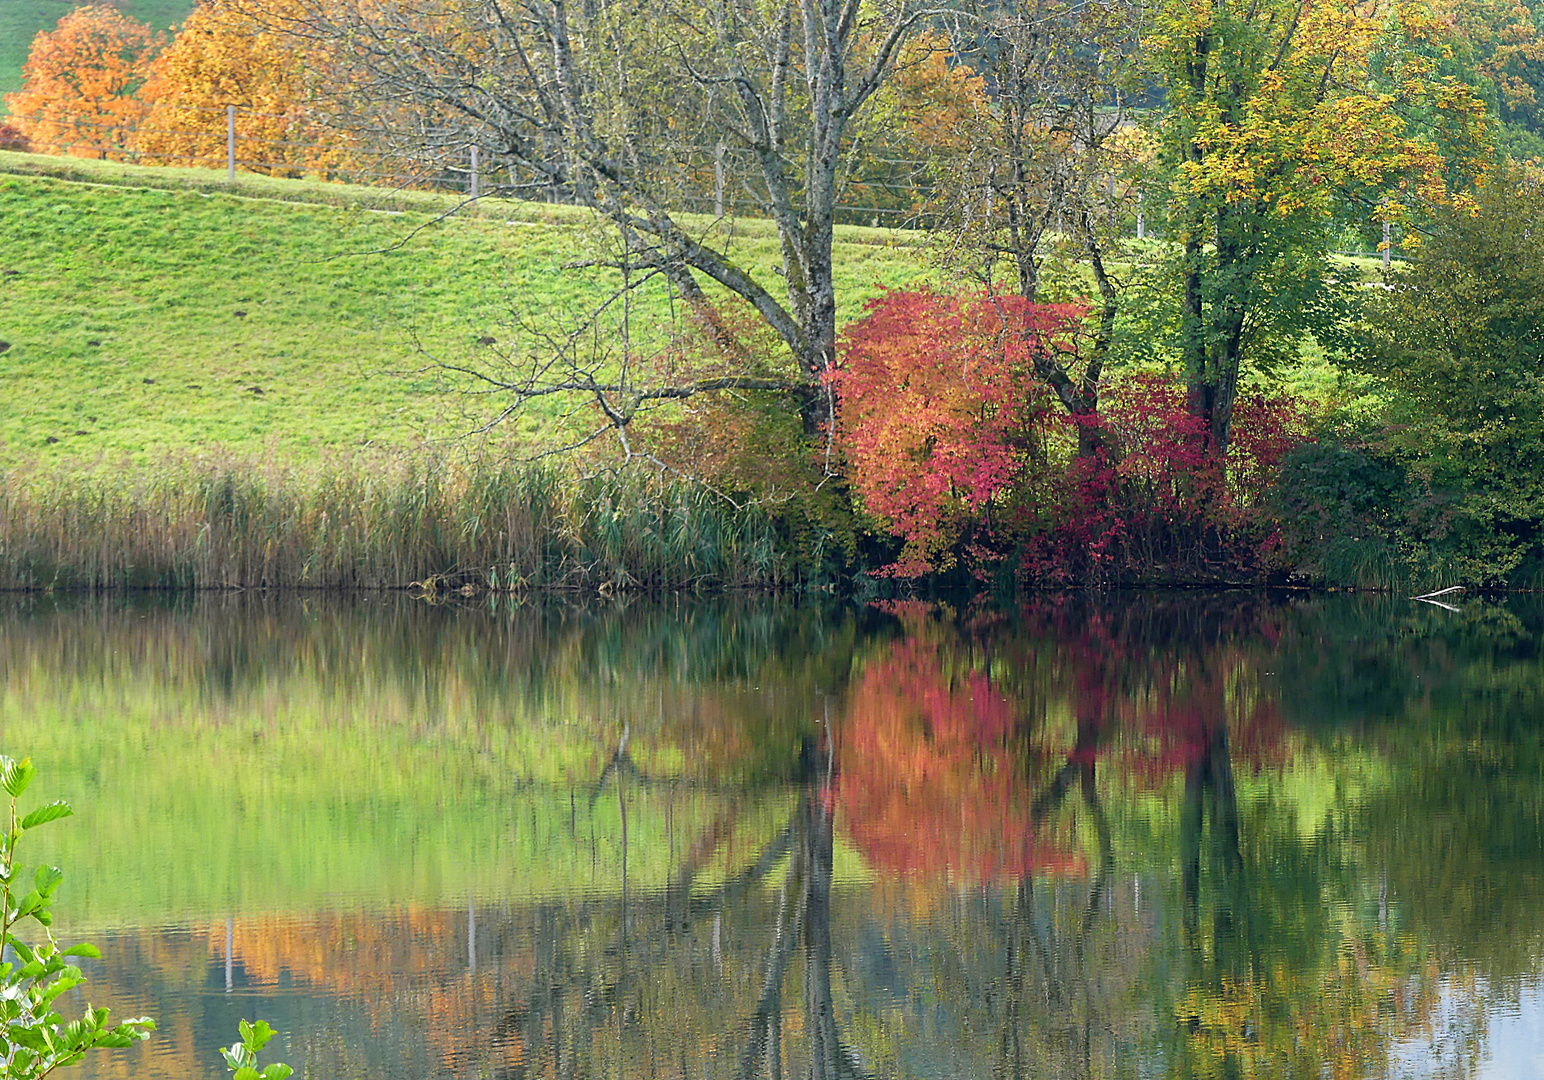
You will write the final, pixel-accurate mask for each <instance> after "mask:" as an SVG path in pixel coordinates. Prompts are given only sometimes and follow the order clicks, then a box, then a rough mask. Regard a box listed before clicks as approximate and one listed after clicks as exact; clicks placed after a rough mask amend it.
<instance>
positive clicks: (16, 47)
mask: <svg viewBox="0 0 1544 1080" xmlns="http://www.w3.org/2000/svg"><path fill="white" fill-rule="evenodd" d="M76 6H78V5H76V4H74V3H71V2H70V0H4V2H3V3H0V116H3V115H5V113H6V111H7V110H6V107H5V100H4V98H5V95H6V94H12V93H15V92H16V91H17V90H20V89H21V66H22V64H24V63H25V62H26V60H27V50H28V49H30V48H31V47H32V39H33V38H34V37H36V36H37V32H38V31H39V30H52V29H53V28H54V27H55V26H56V25H58V22H59V19H60V18H61V17H62V16H63V15H65V14H66V13H67V12H69V11H70V10H71V9H72V8H74V7H76ZM116 6H117V8H118V9H119V10H120V11H122V12H124V13H125V14H127V15H132V16H134V18H136V19H139V20H140V21H141V22H147V23H149V24H150V25H151V26H153V27H155V28H156V29H157V30H168V29H170V28H171V27H172V26H173V24H175V23H178V22H181V21H182V20H183V19H184V18H186V17H187V14H188V12H189V11H192V10H193V4H192V0H117V2H116Z"/></svg>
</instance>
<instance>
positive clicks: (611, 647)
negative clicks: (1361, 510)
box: [0, 594, 1544, 1080]
mask: <svg viewBox="0 0 1544 1080" xmlns="http://www.w3.org/2000/svg"><path fill="white" fill-rule="evenodd" d="M1541 642H1544V604H1541V603H1539V602H1537V601H1536V600H1532V601H1529V600H1512V601H1508V602H1486V601H1479V600H1471V601H1467V602H1465V603H1464V604H1463V605H1462V610H1461V611H1458V612H1449V611H1443V610H1440V609H1437V608H1433V607H1430V606H1429V605H1420V604H1412V603H1409V602H1406V601H1403V600H1393V599H1386V598H1385V599H1373V600H1369V599H1363V598H1350V597H1329V598H1322V597H1321V598H1313V599H1303V598H1270V597H1265V596H1256V595H1249V594H1234V595H1221V596H1198V595H1186V596H1172V595H1170V596H1156V595H1155V596H1137V597H1123V598H1109V599H1104V600H1100V601H1097V602H1093V601H1089V600H1076V599H1074V600H1062V601H1051V600H1046V601H1041V602H1034V603H1031V604H1029V605H1027V606H1025V607H1022V608H1017V609H1013V610H986V609H983V610H956V609H952V608H950V607H948V606H944V605H926V604H920V603H916V604H897V605H888V606H885V607H883V608H877V607H854V606H826V607H816V606H809V605H801V604H796V603H789V602H781V601H764V602H763V601H756V602H750V601H739V602H730V601H726V602H717V603H715V602H696V603H669V604H657V603H619V604H615V605H611V606H603V607H591V608H576V607H562V606H556V605H538V604H525V605H517V606H514V607H510V606H498V605H495V606H491V607H490V606H474V607H467V608H459V609H457V608H443V607H441V608H436V607H429V606H426V605H422V604H417V603H414V602H412V601H409V600H406V599H403V598H393V597H388V598H379V597H376V598H371V599H363V598H358V599H352V600H342V601H339V600H329V601H318V600H306V599H285V600H277V601H265V600H257V599H251V598H229V597H216V598H204V599H197V600H181V601H178V602H176V603H166V602H155V601H144V600H142V601H131V602H114V603H97V602H86V601H83V600H73V601H71V600H43V599H26V598H16V597H12V598H0V672H3V685H0V748H3V749H4V751H5V752H6V753H9V754H12V755H15V756H21V755H23V754H30V755H31V756H32V757H33V759H34V761H35V762H37V764H38V765H39V766H40V776H39V779H38V781H36V782H35V784H34V793H35V794H37V795H40V796H42V797H45V798H52V797H55V796H61V795H62V796H64V797H66V798H68V799H70V800H71V802H72V803H73V804H74V805H75V807H76V810H77V816H76V817H75V818H72V819H70V820H68V821H65V822H62V823H59V824H57V825H50V826H48V828H47V829H46V830H40V831H39V832H38V833H37V834H35V836H31V837H29V839H28V841H27V843H32V844H34V845H35V846H34V847H33V849H32V850H31V852H30V856H31V858H32V860H42V859H47V860H50V861H56V862H57V863H58V865H60V866H62V867H63V868H64V869H65V873H66V876H65V882H64V886H63V889H62V893H61V897H62V898H61V903H60V907H59V914H58V917H57V922H56V927H57V929H58V931H59V932H60V934H61V936H62V937H63V938H66V939H68V940H77V939H79V938H82V937H85V938H89V939H91V940H94V941H95V942H96V943H97V944H99V945H100V946H101V947H102V950H103V959H102V960H101V961H100V962H96V963H93V964H91V965H90V967H89V969H88V974H89V976H90V979H91V981H90V983H89V984H88V989H89V990H90V994H89V995H88V996H89V997H90V999H91V1000H92V1001H93V1002H94V1003H95V1004H98V1005H104V1004H105V1005H110V1006H112V1007H113V1009H114V1010H115V1012H117V1013H118V1014H120V1015H136V1014H149V1015H151V1016H154V1017H155V1018H156V1019H157V1020H158V1022H159V1026H160V1029H159V1031H158V1032H157V1034H156V1035H155V1036H154V1037H153V1038H152V1040H151V1041H150V1042H149V1043H148V1044H147V1045H145V1046H143V1047H139V1048H136V1049H134V1050H130V1051H115V1052H112V1053H109V1054H104V1055H102V1057H101V1058H100V1059H99V1061H98V1062H97V1063H96V1064H94V1065H90V1066H87V1067H86V1068H84V1069H82V1070H80V1071H79V1072H77V1073H76V1075H79V1076H82V1078H83V1080H86V1078H94V1077H101V1078H106V1077H120V1076H121V1077H129V1076H133V1077H136V1078H161V1077H165V1078H174V1077H175V1078H179V1080H181V1078H213V1077H217V1076H220V1075H221V1074H222V1068H221V1065H220V1061H219V1058H218V1055H217V1053H216V1047H217V1046H218V1045H220V1044H221V1043H222V1042H229V1041H230V1040H231V1038H233V1037H234V1032H235V1027H236V1021H237V1020H238V1019H239V1018H241V1017H249V1018H250V1017H262V1018H265V1019H267V1020H269V1021H270V1022H272V1023H273V1024H274V1026H276V1027H278V1028H279V1029H280V1030H281V1031H282V1032H283V1035H282V1037H281V1038H279V1039H277V1040H275V1043H274V1048H275V1049H276V1050H277V1056H279V1057H282V1058H283V1059H284V1060H287V1061H289V1062H290V1063H291V1064H293V1065H295V1066H296V1067H297V1070H298V1072H299V1073H300V1074H301V1075H302V1076H305V1077H315V1078H318V1080H323V1078H325V1080H334V1078H335V1080H345V1078H355V1077H359V1078H365V1077H368V1078H372V1080H407V1078H415V1080H416V1078H452V1077H454V1078H463V1077H465V1078H473V1077H490V1078H492V1077H534V1076H563V1077H608V1078H618V1080H620V1078H624V1077H625V1078H633V1077H680V1078H692V1080H696V1078H699V1077H703V1078H708V1077H711V1078H718V1077H752V1076H754V1077H814V1078H835V1077H874V1078H891V1077H896V1078H899V1077H928V1078H944V1077H983V1078H984V1077H1063V1076H1065V1077H1088V1078H1103V1077H1143V1078H1146V1077H1212V1076H1215V1077H1224V1076H1249V1077H1260V1078H1274V1077H1283V1078H1286V1077H1294V1078H1295V1077H1331V1076H1332V1077H1337V1078H1340V1077H1346V1078H1350V1077H1364V1076H1365V1077H1383V1076H1399V1077H1428V1076H1430V1077H1437V1076H1441V1077H1471V1076H1481V1077H1487V1078H1524V1077H1544V644H1541ZM24 852H25V849H24Z"/></svg>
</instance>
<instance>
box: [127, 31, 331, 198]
mask: <svg viewBox="0 0 1544 1080" xmlns="http://www.w3.org/2000/svg"><path fill="white" fill-rule="evenodd" d="M287 6H288V5H287V3H286V2H284V0H265V5H264V10H265V15H264V21H263V22H259V21H258V20H257V19H256V18H254V16H253V15H252V13H251V10H250V5H243V4H241V3H239V2H229V0H209V2H206V3H203V4H200V5H199V6H198V7H197V8H195V9H194V10H193V13H192V14H191V15H189V16H188V19H187V21H186V22H185V23H184V24H183V25H182V27H181V29H180V30H179V31H178V34H177V36H176V39H175V40H174V41H173V42H172V44H171V46H170V47H169V48H168V49H167V50H166V51H165V52H164V53H162V54H161V55H160V56H159V57H158V58H157V59H156V61H155V63H154V65H153V66H152V68H151V72H150V77H149V79H148V81H147V82H146V83H145V87H144V90H143V93H142V96H143V97H144V99H145V100H146V101H147V102H148V103H149V105H150V112H149V118H148V120H147V122H146V124H145V130H144V132H143V133H141V134H140V135H139V136H138V138H137V141H136V146H137V148H138V149H139V150H141V151H142V152H143V153H144V155H145V161H146V162H147V163H151V164H154V163H165V164H182V165H186V164H199V165H203V166H206V167H209V166H215V165H220V164H223V163H224V161H225V154H226V130H225V125H226V119H225V114H226V108H227V107H228V106H235V107H236V109H237V113H236V142H237V155H238V157H239V158H240V159H241V165H242V168H243V169H246V170H249V171H252V172H260V173H268V174H272V175H299V174H301V173H304V172H317V171H325V170H326V169H328V168H329V167H335V166H337V165H340V164H343V163H345V162H348V161H349V160H350V149H349V143H350V142H351V141H352V140H345V139H342V138H341V137H340V136H339V135H337V134H335V133H331V132H329V131H328V130H327V128H326V127H324V126H323V125H322V124H321V123H319V122H318V121H317V119H316V117H315V109H314V107H313V106H311V105H310V103H311V102H313V100H314V99H315V97H316V95H317V90H318V87H317V85H316V84H317V82H318V81H319V80H320V79H322V78H324V77H325V76H326V74H327V72H328V70H329V68H330V64H329V61H328V57H327V55H326V53H327V50H326V49H325V48H323V47H322V46H320V45H318V44H316V43H313V42H297V41H294V40H289V39H286V38H284V37H283V36H282V35H281V34H280V33H278V32H276V31H275V30H273V29H272V28H271V26H270V25H269V24H270V23H272V22H277V21H279V20H282V19H283V18H284V17H285V15H286V8H287Z"/></svg>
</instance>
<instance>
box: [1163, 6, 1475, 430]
mask: <svg viewBox="0 0 1544 1080" xmlns="http://www.w3.org/2000/svg"><path fill="white" fill-rule="evenodd" d="M1447 29H1448V28H1447V26H1446V24H1444V23H1442V22H1441V21H1440V20H1437V19H1435V18H1433V17H1432V16H1430V15H1429V14H1428V13H1426V12H1424V11H1423V10H1422V9H1421V8H1420V7H1419V6H1418V5H1416V4H1411V3H1402V4H1399V5H1396V7H1395V8H1393V9H1390V10H1389V11H1388V12H1383V11H1382V10H1381V9H1380V11H1378V12H1371V11H1368V10H1364V9H1362V8H1360V7H1358V6H1356V5H1355V4H1352V3H1349V2H1346V0H1334V2H1331V3H1309V2H1308V0H1250V2H1249V3H1240V2H1237V0H1208V2H1194V0H1167V2H1165V3H1164V4H1162V5H1161V6H1160V7H1159V8H1158V9H1157V12H1156V21H1155V26H1154V30H1155V33H1153V34H1152V35H1151V36H1150V37H1148V38H1147V39H1146V40H1147V46H1148V49H1147V54H1146V55H1147V56H1148V57H1149V58H1150V63H1151V70H1152V73H1153V77H1154V80H1155V81H1156V82H1157V83H1158V84H1159V85H1160V86H1161V87H1162V88H1163V91H1164V94H1165V104H1164V107H1163V109H1162V110H1160V112H1159V115H1158V123H1159V131H1160V134H1161V136H1162V144H1163V150H1162V163H1163V165H1164V183H1165V188H1166V190H1165V192H1164V198H1165V202H1166V216H1167V222H1166V227H1167V229H1168V231H1169V234H1170V236H1171V238H1172V239H1173V241H1174V242H1175V252H1176V265H1175V267H1174V270H1175V279H1176V280H1175V291H1176V292H1177V293H1178V294H1179V296H1180V307H1181V326H1180V334H1179V341H1178V343H1177V344H1178V352H1179V356H1180V359H1181V360H1182V361H1183V366H1184V370H1185V373H1186V378H1187V382H1188V394H1189V408H1190V411H1191V413H1192V415H1194V416H1196V417H1197V418H1198V419H1199V420H1202V421H1204V424H1203V425H1202V431H1203V432H1204V435H1203V437H1204V438H1205V439H1206V441H1207V444H1208V447H1209V449H1210V451H1211V452H1212V453H1213V454H1215V455H1216V456H1217V457H1218V459H1219V460H1220V459H1221V458H1222V457H1223V456H1224V455H1226V453H1227V448H1228V444H1229V440H1230V436H1231V426H1232V420H1233V409H1234V404H1235V402H1236V400H1237V397H1238V389H1239V379H1240V375H1241V373H1242V371H1243V369H1244V364H1245V362H1246V361H1248V362H1250V363H1252V364H1253V365H1255V366H1257V367H1269V366H1270V364H1271V362H1272V361H1273V360H1274V359H1277V358H1282V357H1290V356H1291V355H1292V353H1293V351H1294V350H1295V348H1296V345H1297V343H1298V341H1299V340H1300V339H1301V338H1302V337H1303V336H1304V335H1305V334H1311V335H1314V336H1316V337H1319V338H1320V339H1324V338H1325V337H1326V335H1328V334H1331V333H1332V332H1333V330H1334V328H1335V327H1336V325H1337V324H1339V323H1340V322H1342V321H1343V319H1344V317H1345V316H1344V306H1343V304H1342V303H1341V301H1342V300H1343V299H1344V288H1343V287H1341V283H1340V282H1338V281H1337V280H1336V275H1335V273H1334V272H1333V268H1332V267H1331V265H1330V263H1329V261H1328V257H1327V255H1328V249H1329V246H1330V244H1329V239H1330V233H1329V230H1330V227H1331V224H1332V222H1333V220H1334V216H1335V212H1336V209H1337V206H1338V201H1339V199H1340V197H1341V196H1342V195H1343V194H1345V193H1351V194H1354V195H1355V196H1356V197H1359V198H1362V199H1364V200H1365V199H1367V198H1369V197H1370V196H1379V197H1380V199H1381V203H1382V206H1383V208H1384V209H1383V211H1382V212H1383V213H1385V214H1387V215H1389V216H1397V215H1399V214H1400V213H1403V212H1408V211H1410V210H1413V209H1415V208H1417V207H1424V206H1427V205H1434V204H1442V203H1445V202H1447V201H1449V199H1450V196H1451V193H1452V191H1453V190H1454V189H1455V188H1459V187H1462V186H1463V185H1464V184H1465V183H1466V182H1467V178H1468V177H1469V176H1470V175H1471V174H1472V173H1473V172H1474V170H1475V169H1476V168H1477V167H1478V157H1477V153H1478V148H1479V143H1478V142H1477V140H1476V139H1475V138H1474V137H1473V133H1474V131H1475V129H1476V128H1477V127H1479V126H1480V125H1481V124H1482V123H1483V118H1484V115H1485V106H1484V103H1483V101H1481V100H1480V99H1479V98H1478V97H1477V96H1476V95H1475V93H1474V91H1473V90H1472V88H1471V87H1470V86H1469V85H1468V84H1467V83H1465V82H1463V81H1462V80H1461V79H1459V78H1457V77H1456V76H1449V75H1444V74H1442V72H1441V71H1439V70H1438V67H1437V64H1436V62H1435V61H1434V60H1433V59H1432V56H1431V55H1430V54H1432V53H1434V52H1436V53H1440V52H1441V46H1442V45H1443V42H1444V41H1445V40H1446V39H1445V37H1444V35H1445V34H1446V33H1447ZM1411 117H1417V118H1420V119H1419V122H1416V121H1414V120H1412V119H1410V118H1411ZM1455 174H1456V180H1457V183H1455V182H1454V181H1455Z"/></svg>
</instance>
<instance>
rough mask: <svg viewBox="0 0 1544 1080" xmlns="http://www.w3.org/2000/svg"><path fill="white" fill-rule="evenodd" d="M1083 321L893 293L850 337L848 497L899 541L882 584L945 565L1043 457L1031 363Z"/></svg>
mask: <svg viewBox="0 0 1544 1080" xmlns="http://www.w3.org/2000/svg"><path fill="white" fill-rule="evenodd" d="M1080 314H1081V312H1080V310H1079V309H1077V308H1075V307H1070V306H1064V305H1050V304H1026V303H1024V302H1023V301H1022V300H1021V299H1019V298H1017V297H1003V296H992V295H988V294H985V293H971V294H960V295H953V296H951V295H945V294H942V293H937V292H922V291H918V292H892V293H888V294H886V295H885V296H883V297H881V298H880V299H878V300H874V301H871V302H870V303H869V305H868V314H867V315H866V316H865V317H864V318H862V319H861V320H859V321H858V322H857V323H855V324H853V325H852V326H851V327H849V328H848V331H847V334H846V336H845V339H844V350H843V354H842V365H841V368H840V370H839V371H838V372H837V374H836V376H835V379H836V386H837V392H838V394H839V396H840V399H841V429H842V437H843V442H844V444H845V446H846V449H847V454H848V468H849V475H850V476H851V479H852V484H853V487H854V488H855V489H856V490H857V491H858V493H859V494H860V495H861V496H862V498H863V502H864V505H865V506H866V507H867V509H868V510H869V512H870V513H872V514H873V515H874V516H875V517H877V518H879V519H880V520H881V521H882V522H884V523H885V524H886V525H887V526H889V528H890V529H891V530H892V531H893V532H895V533H896V534H897V535H898V536H900V537H902V538H904V540H905V547H904V548H903V549H902V552H901V557H900V559H899V560H897V562H896V563H895V564H894V565H893V566H892V567H889V568H888V570H887V572H888V573H892V574H894V575H896V576H900V577H914V576H917V575H919V574H923V573H927V572H929V571H931V570H946V569H948V568H949V567H950V566H952V565H953V564H954V562H955V561H956V557H957V551H958V549H959V548H960V546H961V545H962V544H967V545H968V544H970V543H972V542H973V541H974V542H980V541H982V540H983V539H985V534H986V533H989V532H990V531H991V529H992V527H993V524H994V519H995V518H996V517H997V516H998V515H997V514H994V510H997V509H999V508H1000V504H1001V503H1002V501H1003V500H1004V498H1005V497H1006V496H1007V495H1008V494H1009V493H1011V492H1012V491H1013V490H1014V489H1015V487H1018V486H1021V485H1022V484H1023V482H1024V480H1025V479H1026V474H1027V472H1028V471H1029V470H1030V469H1031V468H1032V467H1033V465H1034V463H1035V462H1036V461H1037V460H1041V459H1043V458H1044V456H1045V450H1044V447H1043V445H1042V443H1043V440H1044V430H1043V429H1044V427H1045V424H1046V418H1047V415H1048V407H1047V404H1046V401H1045V395H1044V394H1043V393H1042V392H1040V390H1039V389H1038V387H1037V384H1036V382H1035V380H1034V378H1033V375H1032V373H1031V358H1030V354H1031V353H1032V352H1033V351H1034V350H1037V349H1055V348H1057V347H1058V345H1059V343H1060V342H1062V341H1063V340H1064V339H1065V338H1066V336H1067V335H1068V334H1069V332H1070V330H1071V327H1072V324H1073V322H1074V320H1076V319H1077V318H1078V317H1079V315H1080Z"/></svg>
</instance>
